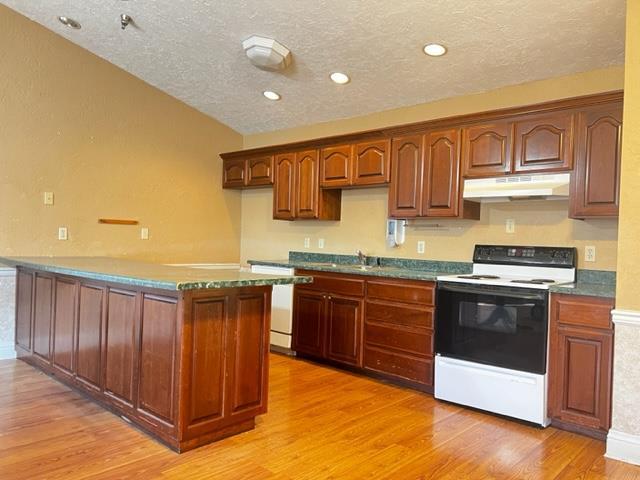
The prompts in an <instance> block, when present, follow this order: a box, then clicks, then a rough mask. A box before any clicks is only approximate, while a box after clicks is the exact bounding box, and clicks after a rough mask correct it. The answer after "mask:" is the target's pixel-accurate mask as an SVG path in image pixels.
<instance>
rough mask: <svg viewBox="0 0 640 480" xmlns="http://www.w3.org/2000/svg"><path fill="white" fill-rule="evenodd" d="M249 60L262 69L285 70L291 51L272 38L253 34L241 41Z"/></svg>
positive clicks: (289, 60) (289, 61) (288, 63)
mask: <svg viewBox="0 0 640 480" xmlns="http://www.w3.org/2000/svg"><path fill="white" fill-rule="evenodd" d="M242 48H243V49H244V53H245V54H246V55H247V57H249V61H250V62H251V63H252V64H254V65H255V66H256V67H258V68H260V69H262V70H272V71H278V70H285V69H286V68H287V67H288V66H289V65H290V64H291V51H289V49H288V48H287V47H285V46H284V45H282V44H281V43H280V42H278V41H277V40H274V39H273V38H267V37H261V36H259V35H253V36H251V37H249V38H247V39H246V40H245V41H244V42H242Z"/></svg>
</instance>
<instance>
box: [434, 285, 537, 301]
mask: <svg viewBox="0 0 640 480" xmlns="http://www.w3.org/2000/svg"><path fill="white" fill-rule="evenodd" d="M438 289H439V290H444V291H447V292H457V293H476V294H480V295H496V296H498V297H514V298H524V299H527V300H544V299H545V298H546V295H547V291H546V290H542V291H540V292H539V293H538V292H531V291H523V289H521V288H510V287H490V286H487V287H478V286H477V285H469V284H464V286H463V285H460V284H458V283H438Z"/></svg>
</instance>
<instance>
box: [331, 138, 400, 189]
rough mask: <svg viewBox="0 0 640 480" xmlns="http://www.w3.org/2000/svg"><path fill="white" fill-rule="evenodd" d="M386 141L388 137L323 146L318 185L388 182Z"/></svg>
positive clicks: (364, 184)
mask: <svg viewBox="0 0 640 480" xmlns="http://www.w3.org/2000/svg"><path fill="white" fill-rule="evenodd" d="M390 144H391V142H390V141H389V140H378V141H368V142H361V143H356V144H351V145H339V146H335V147H327V148H323V149H322V150H321V151H320V186H321V187H322V188H349V187H360V186H374V185H385V184H387V183H389V176H390V169H389V166H390V156H389V151H390Z"/></svg>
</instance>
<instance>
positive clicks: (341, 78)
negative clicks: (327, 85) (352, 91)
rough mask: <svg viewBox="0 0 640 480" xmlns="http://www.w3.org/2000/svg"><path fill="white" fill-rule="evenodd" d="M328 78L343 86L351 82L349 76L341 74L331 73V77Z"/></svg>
mask: <svg viewBox="0 0 640 480" xmlns="http://www.w3.org/2000/svg"><path fill="white" fill-rule="evenodd" d="M329 78H331V80H333V81H334V82H335V83H337V84H338V85H344V84H345V83H349V82H350V81H351V79H350V78H349V75H347V74H345V73H341V72H333V73H332V74H331V75H329Z"/></svg>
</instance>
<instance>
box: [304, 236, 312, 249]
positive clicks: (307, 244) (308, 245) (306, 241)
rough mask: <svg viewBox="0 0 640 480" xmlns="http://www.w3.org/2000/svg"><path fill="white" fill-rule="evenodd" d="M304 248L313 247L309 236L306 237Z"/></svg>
mask: <svg viewBox="0 0 640 480" xmlns="http://www.w3.org/2000/svg"><path fill="white" fill-rule="evenodd" d="M304 248H311V239H310V238H309V237H304Z"/></svg>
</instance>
